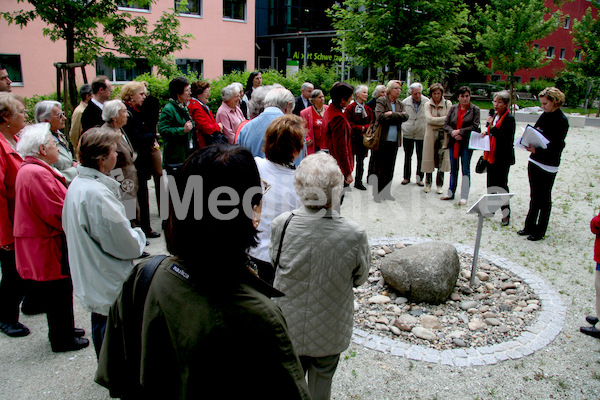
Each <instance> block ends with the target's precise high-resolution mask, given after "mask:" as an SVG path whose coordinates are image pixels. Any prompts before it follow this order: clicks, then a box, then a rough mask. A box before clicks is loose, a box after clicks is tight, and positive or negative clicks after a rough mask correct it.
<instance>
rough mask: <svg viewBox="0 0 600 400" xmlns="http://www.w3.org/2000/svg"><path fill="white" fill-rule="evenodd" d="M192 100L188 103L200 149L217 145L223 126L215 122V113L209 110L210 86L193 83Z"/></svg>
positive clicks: (204, 83) (201, 82)
mask: <svg viewBox="0 0 600 400" xmlns="http://www.w3.org/2000/svg"><path fill="white" fill-rule="evenodd" d="M191 87H192V98H191V99H190V102H189V103H188V106H187V107H188V110H190V116H191V117H192V120H193V121H194V123H195V124H196V140H197V141H198V148H200V149H201V148H203V147H206V146H209V145H211V144H213V143H215V141H216V140H218V139H217V137H221V136H222V135H221V134H222V133H223V124H221V123H220V122H219V123H217V121H215V117H214V116H213V113H212V112H211V111H210V108H208V98H209V97H210V85H209V83H208V82H206V81H197V82H194V83H192V86H191Z"/></svg>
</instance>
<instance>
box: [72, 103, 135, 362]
mask: <svg viewBox="0 0 600 400" xmlns="http://www.w3.org/2000/svg"><path fill="white" fill-rule="evenodd" d="M105 107H106V105H105ZM121 140H122V135H121V134H120V132H119V131H116V130H114V129H107V128H92V129H89V130H88V131H86V132H85V133H84V134H83V135H82V137H81V140H80V142H79V143H80V144H79V161H80V162H81V165H80V166H78V167H77V173H78V174H77V176H76V177H75V179H73V182H72V183H71V185H70V186H69V189H68V190H67V195H66V197H65V203H64V206H63V214H62V226H63V229H64V232H65V234H66V236H67V245H68V248H69V265H70V267H71V276H72V279H73V289H74V292H75V296H76V297H77V299H79V301H80V302H81V303H82V304H83V307H84V308H85V309H86V310H88V311H90V312H91V313H92V340H93V342H94V348H95V350H96V354H97V355H98V354H100V347H101V346H102V340H103V338H104V331H105V328H106V319H107V316H108V310H109V309H110V306H111V304H112V303H113V302H114V301H115V299H116V298H117V296H118V294H119V292H120V291H121V288H122V286H123V282H125V279H126V278H127V276H128V275H129V273H130V272H131V270H132V269H133V263H132V261H133V259H135V258H138V257H139V256H140V255H141V254H142V252H143V251H144V246H145V245H146V236H145V235H144V232H143V231H142V230H141V229H140V228H132V227H131V224H130V222H129V219H128V218H127V215H126V213H125V206H123V203H122V202H121V200H120V199H119V188H120V186H121V185H120V184H119V182H117V181H115V180H114V179H113V178H111V177H109V176H107V175H108V174H109V173H110V172H111V171H112V170H113V169H114V168H115V165H116V163H117V145H118V143H119V141H121Z"/></svg>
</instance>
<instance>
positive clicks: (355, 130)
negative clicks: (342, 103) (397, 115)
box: [344, 102, 373, 151]
mask: <svg viewBox="0 0 600 400" xmlns="http://www.w3.org/2000/svg"><path fill="white" fill-rule="evenodd" d="M357 105H358V103H357V102H354V103H352V104H350V105H349V106H348V107H346V109H345V110H344V115H345V116H346V118H348V122H350V127H351V128H352V134H353V135H354V139H355V140H358V139H361V140H362V137H363V135H364V134H365V132H366V131H367V128H368V127H369V125H370V124H371V122H372V121H373V110H371V107H369V106H368V105H367V103H365V104H364V106H365V110H366V112H367V116H366V117H363V116H362V114H356V113H355V112H354V109H355V108H356V106H357ZM355 143H357V142H355ZM354 150H355V151H356V149H354Z"/></svg>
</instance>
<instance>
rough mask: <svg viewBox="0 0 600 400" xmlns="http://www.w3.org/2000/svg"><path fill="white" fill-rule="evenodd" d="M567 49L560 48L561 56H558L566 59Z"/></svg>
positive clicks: (560, 58)
mask: <svg viewBox="0 0 600 400" xmlns="http://www.w3.org/2000/svg"><path fill="white" fill-rule="evenodd" d="M566 51H567V50H566V49H560V56H559V57H558V59H559V60H564V59H565V53H566Z"/></svg>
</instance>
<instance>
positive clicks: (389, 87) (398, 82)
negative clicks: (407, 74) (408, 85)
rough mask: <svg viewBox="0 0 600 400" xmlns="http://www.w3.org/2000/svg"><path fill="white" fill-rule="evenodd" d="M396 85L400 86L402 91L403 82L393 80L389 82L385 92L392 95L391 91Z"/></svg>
mask: <svg viewBox="0 0 600 400" xmlns="http://www.w3.org/2000/svg"><path fill="white" fill-rule="evenodd" d="M394 84H396V85H399V86H400V88H401V89H402V82H400V81H399V80H396V79H392V80H391V81H389V82H388V83H387V86H386V87H385V91H386V92H387V93H390V91H391V90H392V86H394Z"/></svg>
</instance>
